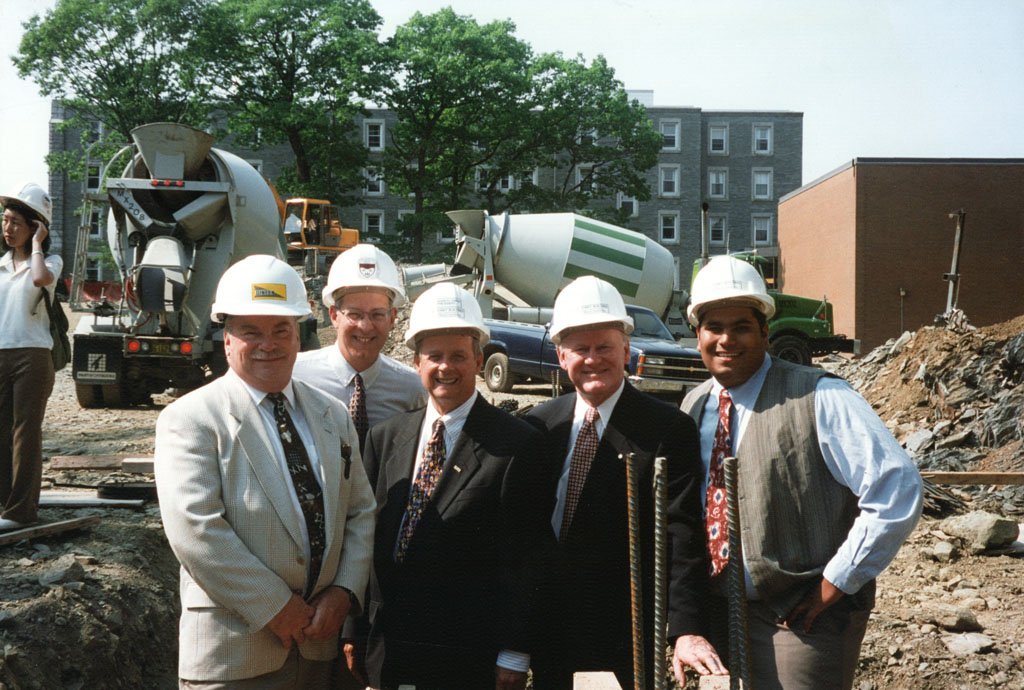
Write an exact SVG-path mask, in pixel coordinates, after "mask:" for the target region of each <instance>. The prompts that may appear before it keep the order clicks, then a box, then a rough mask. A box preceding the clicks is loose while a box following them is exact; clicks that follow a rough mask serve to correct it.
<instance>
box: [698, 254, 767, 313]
mask: <svg viewBox="0 0 1024 690" xmlns="http://www.w3.org/2000/svg"><path fill="white" fill-rule="evenodd" d="M717 303H721V304H720V305H718V304H717ZM712 304H716V305H717V306H731V305H749V306H751V307H753V308H754V309H757V310H758V311H759V312H761V313H762V314H764V317H765V318H766V319H770V318H772V316H773V315H774V314H775V300H774V299H772V296H771V295H769V294H768V291H767V290H766V289H765V286H764V280H763V279H762V278H761V274H760V273H758V272H757V269H756V268H754V267H753V266H751V265H750V264H748V263H747V262H746V261H741V260H740V259H737V258H735V257H732V256H716V257H714V258H713V259H711V261H710V262H708V264H707V265H706V266H705V267H704V268H702V269H700V270H699V271H697V276H696V277H695V278H694V279H693V290H692V291H691V292H690V306H689V307H687V309H686V318H687V319H688V320H689V322H690V325H691V326H693V327H694V328H696V327H697V326H698V325H700V314H701V312H702V311H703V310H704V309H705V308H707V307H708V306H710V305H712Z"/></svg>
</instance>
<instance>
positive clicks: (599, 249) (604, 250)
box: [569, 237, 644, 271]
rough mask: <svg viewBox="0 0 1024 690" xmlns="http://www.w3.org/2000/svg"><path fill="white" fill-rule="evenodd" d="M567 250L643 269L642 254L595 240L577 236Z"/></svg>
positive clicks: (639, 269)
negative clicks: (620, 249)
mask: <svg viewBox="0 0 1024 690" xmlns="http://www.w3.org/2000/svg"><path fill="white" fill-rule="evenodd" d="M569 251H571V252H578V253H579V254H586V255H587V256H593V257H596V258H598V259H604V260H605V261H610V262H612V263H613V264H618V265H620V266H624V267H626V268H632V269H636V270H637V271H642V270H643V269H644V257H643V255H642V254H641V255H640V256H637V255H636V254H631V253H627V252H623V251H619V250H618V249H612V248H611V247H606V246H604V245H600V244H597V243H596V242H590V241H588V240H582V239H580V238H579V237H573V238H572V244H571V245H569Z"/></svg>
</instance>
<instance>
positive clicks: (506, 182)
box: [497, 175, 516, 194]
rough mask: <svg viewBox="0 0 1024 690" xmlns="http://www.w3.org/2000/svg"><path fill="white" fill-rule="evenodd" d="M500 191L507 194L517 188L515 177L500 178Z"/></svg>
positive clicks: (503, 176) (505, 176)
mask: <svg viewBox="0 0 1024 690" xmlns="http://www.w3.org/2000/svg"><path fill="white" fill-rule="evenodd" d="M497 186H498V191H499V192H501V193H502V194H506V193H508V192H510V191H512V190H513V189H515V188H516V178H515V175H502V176H501V177H499V178H498V185H497Z"/></svg>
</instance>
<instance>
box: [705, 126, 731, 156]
mask: <svg viewBox="0 0 1024 690" xmlns="http://www.w3.org/2000/svg"><path fill="white" fill-rule="evenodd" d="M708 151H709V152H710V153H717V154H721V155H727V154H728V153H729V125H710V126H709V127H708Z"/></svg>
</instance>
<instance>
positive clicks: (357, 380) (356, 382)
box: [348, 374, 370, 450]
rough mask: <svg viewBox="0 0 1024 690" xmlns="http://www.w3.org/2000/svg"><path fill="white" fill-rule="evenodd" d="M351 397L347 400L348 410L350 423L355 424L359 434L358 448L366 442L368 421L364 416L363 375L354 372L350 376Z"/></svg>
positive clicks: (361, 447)
mask: <svg viewBox="0 0 1024 690" xmlns="http://www.w3.org/2000/svg"><path fill="white" fill-rule="evenodd" d="M352 386H353V388H352V397H351V398H350V399H349V401H348V411H349V414H351V415H352V423H353V424H355V427H356V434H357V435H358V436H359V450H362V449H363V444H365V443H366V430H367V429H368V428H369V427H370V422H369V420H368V419H367V417H366V389H365V388H363V377H362V376H360V375H359V374H356V375H355V376H353V377H352Z"/></svg>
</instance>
